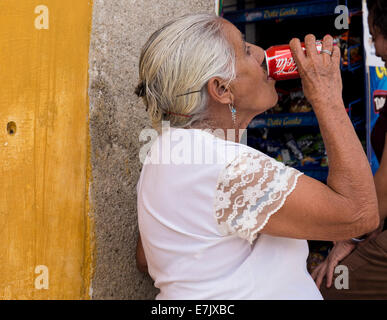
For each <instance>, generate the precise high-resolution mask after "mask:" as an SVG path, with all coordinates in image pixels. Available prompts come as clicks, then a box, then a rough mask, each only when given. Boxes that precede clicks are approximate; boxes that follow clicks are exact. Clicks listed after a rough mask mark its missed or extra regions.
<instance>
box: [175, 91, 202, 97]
mask: <svg viewBox="0 0 387 320" xmlns="http://www.w3.org/2000/svg"><path fill="white" fill-rule="evenodd" d="M201 91H202V90H196V91H190V92H187V93H183V94H178V95H177V96H176V98H178V97H182V96H186V95H188V94H191V93H196V92H201Z"/></svg>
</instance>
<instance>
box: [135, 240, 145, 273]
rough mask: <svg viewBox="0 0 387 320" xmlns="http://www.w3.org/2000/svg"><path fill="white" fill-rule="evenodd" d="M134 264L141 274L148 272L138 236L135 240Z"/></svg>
mask: <svg viewBox="0 0 387 320" xmlns="http://www.w3.org/2000/svg"><path fill="white" fill-rule="evenodd" d="M136 263H137V269H138V271H140V272H143V273H147V272H148V264H147V262H146V258H145V253H144V248H143V247H142V242H141V236H140V234H139V235H138V240H137V249H136Z"/></svg>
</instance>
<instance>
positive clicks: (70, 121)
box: [0, 0, 92, 299]
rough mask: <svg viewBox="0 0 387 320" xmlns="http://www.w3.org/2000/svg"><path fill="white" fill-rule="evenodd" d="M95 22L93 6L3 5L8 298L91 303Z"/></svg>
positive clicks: (53, 1) (2, 197)
mask: <svg viewBox="0 0 387 320" xmlns="http://www.w3.org/2000/svg"><path fill="white" fill-rule="evenodd" d="M39 5H45V6H46V7H47V8H48V14H49V15H48V29H45V27H47V21H46V20H45V19H44V18H45V17H44V16H42V14H44V11H39V10H38V11H37V13H35V9H36V7H37V6H39ZM38 9H39V8H38ZM91 15H92V2H91V1H88V0H44V1H33V0H22V1H15V0H1V1H0V163H1V164H0V183H1V187H0V298H2V299H82V298H88V293H89V286H90V278H91V264H92V263H91V258H92V245H91V243H92V232H91V231H92V230H91V226H92V223H91V221H90V220H89V218H88V212H89V207H88V188H89V186H88V179H89V178H88V177H89V176H90V174H89V172H90V168H89V165H88V163H89V147H88V146H89V136H88V97H87V86H88V49H89V36H90V26H91ZM42 18H43V20H42ZM42 27H43V28H42ZM39 28H42V29H39ZM11 122H14V124H15V125H16V132H15V127H14V124H13V123H11ZM7 125H8V128H7ZM39 265H43V266H46V267H47V270H45V267H42V268H43V269H39V267H38V268H37V266H39ZM36 268H37V269H36ZM45 271H48V279H47V277H45V276H46V272H45ZM35 272H38V273H35ZM45 280H48V289H46V288H45V287H44V286H45V285H47V281H45ZM42 286H43V287H42Z"/></svg>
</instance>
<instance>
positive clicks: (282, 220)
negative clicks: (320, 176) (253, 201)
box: [261, 35, 379, 240]
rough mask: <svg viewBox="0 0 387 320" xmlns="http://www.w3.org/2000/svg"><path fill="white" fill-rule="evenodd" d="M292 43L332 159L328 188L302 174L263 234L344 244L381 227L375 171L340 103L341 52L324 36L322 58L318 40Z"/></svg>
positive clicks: (307, 93)
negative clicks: (328, 52) (317, 47)
mask: <svg viewBox="0 0 387 320" xmlns="http://www.w3.org/2000/svg"><path fill="white" fill-rule="evenodd" d="M305 43H306V51H307V55H305V54H304V52H303V50H302V48H301V45H300V41H299V40H298V39H293V40H292V41H291V42H290V46H291V50H292V54H293V57H294V59H295V61H296V63H297V66H298V70H299V72H300V75H301V79H302V84H303V89H304V93H305V96H306V98H307V99H308V100H309V102H310V103H311V104H312V106H313V109H314V112H315V114H316V116H317V119H318V122H319V126H320V130H321V134H322V137H323V140H324V143H325V147H326V151H327V154H328V158H329V175H328V181H327V185H325V184H323V183H321V182H319V181H317V180H315V179H312V178H309V177H307V176H304V175H303V176H301V177H300V178H299V180H298V184H297V187H296V188H295V189H294V191H293V192H292V193H291V194H290V195H289V197H288V198H287V200H286V202H285V203H284V205H283V207H282V208H281V209H280V210H279V211H278V212H277V213H276V214H275V215H273V216H272V217H271V218H270V219H269V220H268V222H267V224H266V225H265V227H264V228H263V229H262V230H261V233H266V234H269V235H273V236H282V237H290V238H298V239H308V240H345V239H348V238H352V237H356V236H360V235H362V234H365V233H367V232H370V231H372V230H374V229H376V228H377V226H378V224H379V216H378V203H377V198H376V191H375V185H374V181H373V176H372V172H371V168H370V166H369V163H368V160H367V157H366V155H365V153H364V150H363V148H362V145H361V143H360V141H359V139H358V137H357V135H356V132H355V130H354V128H353V126H352V123H351V121H350V119H349V117H348V115H347V113H346V111H345V107H344V103H343V100H342V80H341V73H340V51H339V48H337V47H334V48H333V39H332V37H330V36H326V37H325V38H324V42H323V48H324V49H328V50H331V51H333V54H332V56H329V55H328V54H326V53H323V54H318V53H317V49H316V45H315V37H314V36H312V35H308V36H306V38H305Z"/></svg>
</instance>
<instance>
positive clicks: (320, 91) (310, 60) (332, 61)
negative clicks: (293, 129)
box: [290, 34, 343, 108]
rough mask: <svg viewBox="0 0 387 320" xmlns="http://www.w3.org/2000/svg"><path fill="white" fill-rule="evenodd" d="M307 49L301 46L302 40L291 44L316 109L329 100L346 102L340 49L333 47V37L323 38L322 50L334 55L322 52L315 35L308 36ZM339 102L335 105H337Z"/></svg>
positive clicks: (306, 88)
mask: <svg viewBox="0 0 387 320" xmlns="http://www.w3.org/2000/svg"><path fill="white" fill-rule="evenodd" d="M305 48H306V55H305V52H304V50H303V49H302V47H301V43H300V40H299V39H297V38H295V39H292V40H291V41H290V49H291V51H292V55H293V58H294V60H295V62H296V64H297V67H298V71H299V73H300V76H301V80H302V86H303V89H304V94H305V97H306V98H307V99H308V101H309V102H310V103H311V104H312V106H313V107H314V108H315V107H316V106H319V105H321V103H323V105H324V106H327V105H329V101H332V102H335V103H337V101H341V100H342V88H343V87H342V79H341V72H340V49H339V48H338V47H337V46H335V47H334V46H333V38H332V37H331V36H329V35H327V36H325V37H324V39H323V44H322V49H325V50H329V51H331V52H332V56H330V55H329V54H327V53H318V52H317V48H316V38H315V36H314V35H311V34H309V35H307V36H306V37H305ZM335 103H332V105H334V104H335Z"/></svg>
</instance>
